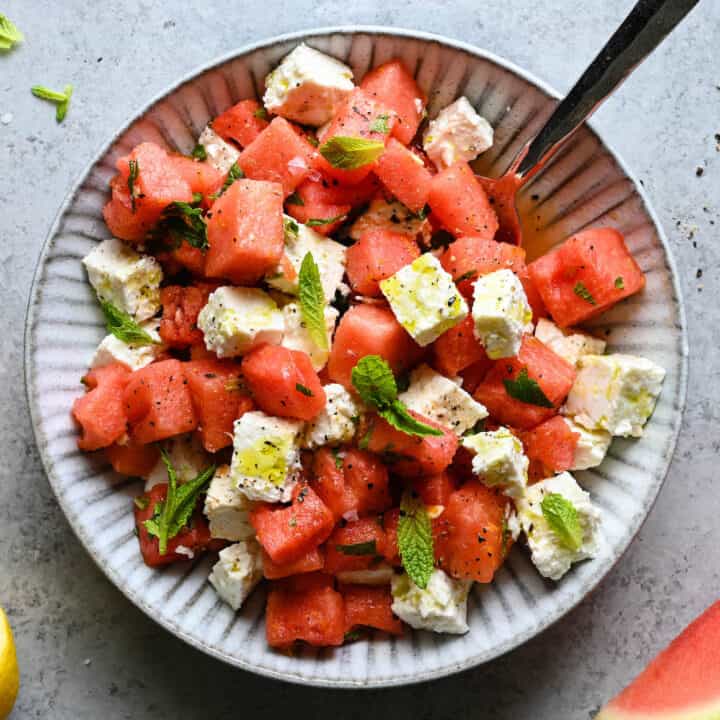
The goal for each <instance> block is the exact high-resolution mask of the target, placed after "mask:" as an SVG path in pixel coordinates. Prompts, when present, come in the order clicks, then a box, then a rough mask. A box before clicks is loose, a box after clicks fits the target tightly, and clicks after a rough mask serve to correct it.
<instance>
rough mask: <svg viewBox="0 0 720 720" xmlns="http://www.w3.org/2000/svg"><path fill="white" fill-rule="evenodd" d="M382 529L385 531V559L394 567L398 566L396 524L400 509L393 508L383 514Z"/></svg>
mask: <svg viewBox="0 0 720 720" xmlns="http://www.w3.org/2000/svg"><path fill="white" fill-rule="evenodd" d="M382 520H383V529H384V530H385V559H386V560H387V561H388V562H389V563H390V564H391V565H394V566H395V567H399V566H400V550H399V548H398V537H397V530H398V523H399V522H400V508H393V509H392V510H388V511H387V512H385V513H383V516H382Z"/></svg>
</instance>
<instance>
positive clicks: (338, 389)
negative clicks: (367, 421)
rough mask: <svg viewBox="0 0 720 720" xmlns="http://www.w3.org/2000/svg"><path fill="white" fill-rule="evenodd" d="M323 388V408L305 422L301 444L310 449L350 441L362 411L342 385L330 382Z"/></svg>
mask: <svg viewBox="0 0 720 720" xmlns="http://www.w3.org/2000/svg"><path fill="white" fill-rule="evenodd" d="M323 389H324V390H325V397H326V398H327V401H326V403H325V408H324V409H323V411H322V412H321V413H320V414H319V415H318V416H317V417H316V418H315V419H314V420H312V421H311V422H309V423H308V424H307V427H306V428H305V434H304V436H303V443H302V446H303V447H304V448H310V449H311V450H312V449H314V448H318V447H322V446H323V445H333V446H334V445H342V444H343V443H349V442H351V441H352V439H353V438H354V437H355V430H356V429H357V423H358V422H359V420H360V415H361V414H362V412H363V408H362V406H361V405H360V404H359V403H358V402H357V401H356V400H355V399H354V398H353V396H352V395H351V394H350V393H349V392H348V391H347V390H346V389H345V388H344V387H343V386H342V385H338V384H337V383H331V384H330V385H325V387H324V388H323Z"/></svg>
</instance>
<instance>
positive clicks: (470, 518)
mask: <svg viewBox="0 0 720 720" xmlns="http://www.w3.org/2000/svg"><path fill="white" fill-rule="evenodd" d="M506 504H507V499H506V498H505V497H504V496H503V495H502V494H500V493H499V491H497V490H491V489H490V488H488V487H486V486H485V485H483V484H482V483H481V482H480V481H479V480H476V479H473V480H469V481H468V482H466V483H465V485H463V486H462V487H461V488H460V489H459V490H456V491H455V492H454V493H453V494H452V495H451V496H450V498H449V500H448V503H447V505H446V506H445V511H444V512H443V514H442V515H440V517H439V518H437V519H436V520H434V521H433V535H434V538H435V559H436V561H437V563H438V565H439V566H440V567H441V568H442V569H443V570H445V572H447V573H448V574H449V575H451V576H452V577H455V578H460V579H464V580H475V581H476V582H480V583H489V582H491V581H492V579H493V576H494V575H495V571H496V570H497V569H498V568H499V567H500V565H502V563H503V560H504V559H505V551H504V550H505V547H504V542H505V538H504V533H503V523H504V519H505V506H506Z"/></svg>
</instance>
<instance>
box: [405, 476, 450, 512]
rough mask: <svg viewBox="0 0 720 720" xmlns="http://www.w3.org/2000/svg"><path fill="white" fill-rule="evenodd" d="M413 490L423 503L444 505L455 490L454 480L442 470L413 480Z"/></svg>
mask: <svg viewBox="0 0 720 720" xmlns="http://www.w3.org/2000/svg"><path fill="white" fill-rule="evenodd" d="M413 490H415V492H416V493H417V494H418V495H419V496H420V498H421V499H422V501H423V502H424V503H425V505H446V504H447V503H448V501H449V500H450V496H451V495H452V494H453V492H455V482H454V480H453V478H452V475H450V473H449V472H447V471H446V470H444V471H443V472H441V473H438V474H437V475H431V476H430V477H425V478H420V479H418V480H415V481H414V482H413Z"/></svg>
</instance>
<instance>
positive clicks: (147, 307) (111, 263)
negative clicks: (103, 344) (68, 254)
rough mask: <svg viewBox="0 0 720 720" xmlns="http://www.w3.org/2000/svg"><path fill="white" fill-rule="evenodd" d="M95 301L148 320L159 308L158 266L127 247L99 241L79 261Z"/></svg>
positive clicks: (117, 243) (149, 258) (114, 242)
mask: <svg viewBox="0 0 720 720" xmlns="http://www.w3.org/2000/svg"><path fill="white" fill-rule="evenodd" d="M82 262H83V265H84V266H85V269H86V270H87V274H88V280H90V284H91V285H92V286H93V287H94V288H95V292H96V293H97V296H98V298H100V300H104V301H105V302H109V303H112V304H113V305H115V307H117V308H119V309H120V310H124V311H125V312H126V313H128V314H130V315H132V316H133V317H134V318H135V320H137V321H142V320H147V319H148V318H151V317H152V316H153V315H155V313H157V311H158V310H159V309H160V283H161V281H162V278H163V272H162V268H161V267H160V263H159V262H158V261H157V260H156V259H155V258H154V257H151V256H150V255H141V254H140V253H138V252H135V250H133V249H132V248H131V247H130V246H129V245H126V244H125V243H124V242H122V241H120V240H117V239H116V238H110V239H109V240H103V241H102V242H101V243H100V244H99V245H98V246H97V247H95V248H93V250H91V251H90V253H88V254H87V255H86V256H85V257H84V258H83V260H82Z"/></svg>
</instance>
